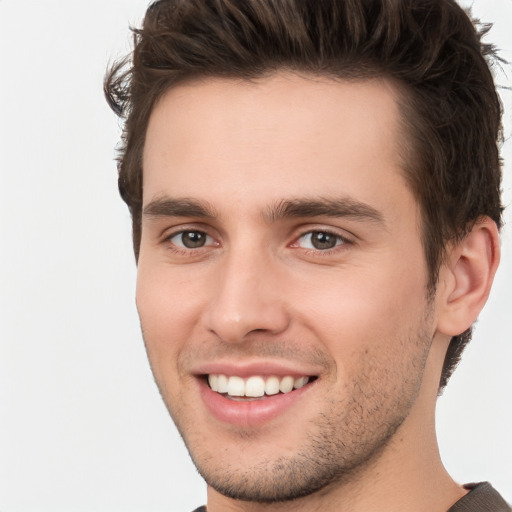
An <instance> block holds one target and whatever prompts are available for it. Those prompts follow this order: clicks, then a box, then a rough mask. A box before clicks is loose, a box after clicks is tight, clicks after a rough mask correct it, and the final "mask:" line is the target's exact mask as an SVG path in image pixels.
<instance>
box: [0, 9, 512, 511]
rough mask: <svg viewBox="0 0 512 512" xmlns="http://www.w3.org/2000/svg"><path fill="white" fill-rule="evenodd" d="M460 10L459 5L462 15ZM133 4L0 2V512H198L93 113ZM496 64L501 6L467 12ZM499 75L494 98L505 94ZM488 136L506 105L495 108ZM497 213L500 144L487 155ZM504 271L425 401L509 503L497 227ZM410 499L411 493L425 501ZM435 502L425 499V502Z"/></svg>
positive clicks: (461, 461) (505, 334) (506, 365)
mask: <svg viewBox="0 0 512 512" xmlns="http://www.w3.org/2000/svg"><path fill="white" fill-rule="evenodd" d="M467 4H468V2H466V5H467ZM146 5H147V2H146V1H145V0H75V1H74V0H67V1H66V0H46V1H40V0H0V178H1V181H0V233H1V236H0V262H1V263H0V337H1V338H0V511H2V512H22V511H23V512H28V511H48V512H78V511H88V512H100V511H105V512H117V511H120V512H121V511H123V512H125V511H148V512H153V511H164V510H165V511H169V512H174V511H175V512H181V511H184V512H186V511H189V510H192V509H193V508H195V507H196V506H198V505H200V504H202V503H204V502H205V496H206V495H205V488H204V484H203V482H202V481H201V479H200V478H199V476H198V475H197V474H196V472H195V470H194V468H193V466H192V464H191V463H190V461H189V458H188V455H187V454H186V451H185V449H184V448H183V446H182V443H181V441H180V439H179V437H178V435H177V434H176V432H175V429H174V427H173V425H172V422H171V420H170V419H169V418H168V416H167V412H166V411H165V409H164V406H163V405H162V403H161V400H160V397H159V395H158V392H157V390H156V387H155V385H154V383H153V380H152V377H151V374H150V371H149V366H148V363H147V361H146V356H145V353H144V349H143V345H142V340H141V336H140V332H139V326H138V320H137V315H136V310H135V305H134V299H133V297H134V282H135V264H134V261H133V256H132V251H131V240H130V220H129V215H128V211H127V209H126V207H125V205H124V203H122V202H121V200H120V198H119V197H118V194H117V184H116V169H115V164H114V162H113V157H114V150H113V148H114V146H115V145H116V143H117V141H118V138H119V134H120V129H119V125H118V121H117V119H116V118H115V116H114V114H113V113H111V112H110V110H109V109H108V107H107V105H106V103H105V101H104V100H103V97H102V79H103V74H104V70H105V68H106V65H107V62H108V61H109V60H112V59H113V58H115V57H118V56H120V55H123V54H124V53H126V52H127V51H128V49H129V41H130V38H129V34H128V26H129V24H136V25H137V24H138V23H139V21H140V19H141V17H142V15H143V13H144V11H145V8H146ZM474 11H475V13H476V14H477V15H478V16H480V17H481V18H482V19H483V20H485V21H490V22H495V27H494V29H493V30H492V32H491V34H490V36H488V38H487V39H488V40H489V41H493V42H496V43H497V44H498V46H500V47H501V48H503V50H504V51H503V56H504V57H505V58H508V59H509V60H512V37H511V35H510V34H511V32H510V26H511V24H512V0H475V2H474ZM506 69H507V70H508V75H509V77H508V78H507V77H506V76H505V75H504V74H503V73H498V75H497V82H498V83H500V84H502V85H508V86H509V87H510V86H512V67H511V66H509V67H507V68H506ZM503 99H504V102H505V107H506V108H507V109H508V110H507V111H506V114H505V116H506V118H505V121H506V126H505V135H506V136H507V138H508V139H510V138H511V135H512V123H511V122H510V121H511V113H512V94H511V93H510V92H507V91H503ZM504 157H505V160H506V168H505V174H506V175H507V178H506V181H505V202H506V203H507V204H510V203H511V202H512V177H511V170H512V143H511V142H510V140H509V142H508V143H507V144H506V146H505V148H504ZM506 218H507V220H508V224H509V225H508V226H507V227H506V229H505V232H504V236H503V264H502V267H501V270H500V272H499V274H498V277H497V282H496V286H495V288H494V291H493V294H492V297H491V300H490V303H489V304H488V306H487V308H486V310H485V311H484V313H483V314H482V315H481V319H480V321H479V324H478V326H477V330H476V336H475V338H474V340H473V342H472V344H471V346H470V347H469V348H468V350H467V352H466V354H465V357H464V360H463V363H462V364H461V366H460V367H459V369H458V370H457V372H456V373H455V375H454V377H453V379H452V381H451V382H450V384H449V386H448V389H447V391H446V392H445V395H444V396H443V397H442V398H441V399H440V401H439V414H438V428H439V441H440V444H441V449H442V453H443V456H444V460H445V463H446V465H447V467H448V469H449V471H450V472H451V473H452V474H453V476H454V477H455V478H456V479H457V480H458V481H460V482H467V481H475V480H490V481H491V482H492V483H493V484H494V485H495V486H496V487H497V488H499V489H500V490H501V492H502V493H503V494H504V496H505V497H506V498H507V499H508V500H509V501H512V435H511V432H512V430H511V429H512V427H511V425H512V401H511V398H510V395H511V390H512V371H511V370H510V367H511V362H512V343H511V338H512V335H511V331H512V228H511V226H510V224H511V220H512V215H511V211H510V209H509V211H508V212H507V215H506ZM428 484H429V483H428V482H425V485H428ZM432 492H435V489H432Z"/></svg>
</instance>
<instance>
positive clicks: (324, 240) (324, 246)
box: [298, 231, 345, 251]
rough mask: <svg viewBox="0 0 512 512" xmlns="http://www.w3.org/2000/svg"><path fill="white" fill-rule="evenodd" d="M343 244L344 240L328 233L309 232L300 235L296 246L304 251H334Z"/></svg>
mask: <svg viewBox="0 0 512 512" xmlns="http://www.w3.org/2000/svg"><path fill="white" fill-rule="evenodd" d="M343 243H345V240H344V239H343V238H342V237H341V236H339V235H335V234H333V233H329V232H328V231H311V232H309V233H306V234H304V235H302V236H301V237H300V238H299V240H298V245H300V247H302V248H304V249H316V250H318V251H325V250H328V249H334V247H336V246H338V245H342V244H343Z"/></svg>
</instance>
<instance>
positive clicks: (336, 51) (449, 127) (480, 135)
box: [105, 0, 502, 388]
mask: <svg viewBox="0 0 512 512" xmlns="http://www.w3.org/2000/svg"><path fill="white" fill-rule="evenodd" d="M478 27H479V25H478V24H477V23H474V22H472V20H471V19H470V17H469V15H468V14H467V13H466V12H465V11H464V10H463V9H462V8H461V7H460V6H459V5H458V4H457V3H456V2H455V0H160V1H157V2H155V3H153V4H152V5H151V6H150V7H149V8H148V10H147V13H146V16H145V19H144V22H143V26H142V28H141V29H135V30H134V51H133V55H131V56H129V57H128V58H127V59H124V60H123V61H120V62H118V63H116V64H114V65H113V66H112V68H111V69H110V70H109V72H108V73H107V76H106V79H105V93H106V96H107V99H108V101H109V103H110V105H111V107H112V108H113V110H114V111H115V112H116V113H117V114H118V115H119V116H122V117H123V118H124V119H125V124H124V132H123V137H122V144H121V146H120V148H119V160H118V162H119V165H118V169H119V190H120V193H121V196H122V198H123V199H124V201H125V202H126V203H127V205H128V207H129V209H130V212H131V215H132V225H133V244H134V250H135V256H136V258H138V252H139V245H140V239H141V213H142V173H143V169H142V154H143V149H144V141H145V135H146V129H147V126H148V122H149V117H150V115H151V112H152V109H153V107H154V105H155V103H156V102H157V100H158V99H159V98H160V97H161V96H162V95H163V94H164V93H165V92H166V91H167V90H168V89H169V88H170V87H172V86H174V85H176V84H177V83H178V82H182V81H183V80H193V79H194V78H196V77H208V76H215V77H227V78H238V79H240V78H241V79H251V78H258V77H262V76H264V75H267V74H270V73H272V72H275V71H277V70H280V69H289V70H295V71H299V72H308V73H313V74H318V75H322V76H326V77H332V78H335V79H339V78H341V79H368V78H373V77H384V78H388V79H390V80H392V81H393V82H394V83H396V84H398V86H399V87H400V89H401V90H402V91H404V94H403V98H401V100H400V102H401V104H400V107H401V111H402V123H403V125H404V128H406V130H407V133H408V137H407V138H408V140H407V141H406V146H407V147H408V148H409V150H408V151H406V152H407V155H404V158H405V160H406V166H405V167H406V168H405V170H404V174H405V177H406V179H407V181H408V183H409V185H410V187H411V189H412V191H413V193H414V194H415V197H416V198H417V200H418V202H419V205H420V208H421V212H422V223H423V226H422V237H423V246H424V251H425V257H426V262H427V266H428V270H429V283H428V292H429V293H431V292H432V291H434V290H435V287H436V285H437V280H438V272H439V268H440V265H441V263H442V260H443V257H444V254H445V248H446V246H447V243H448V242H450V241H453V240H455V241H456V240H460V239H462V238H463V237H464V236H465V235H466V234H467V232H468V230H469V229H470V228H471V227H472V226H473V224H474V223H475V222H476V221H477V220H478V219H479V218H480V217H482V216H489V217H490V218H492V219H493V220H494V221H495V222H496V224H497V225H498V227H501V213H502V205H501V200H500V184H501V166H500V157H499V146H498V143H499V142H500V139H501V103H500V100H499V97H498V95H497V93H496V88H495V85H494V81H493V77H492V73H491V71H490V67H489V63H490V59H489V57H492V56H495V53H494V50H493V47H492V46H490V45H486V44H483V43H482V40H481V39H482V36H483V35H484V34H485V32H486V31H487V30H488V26H483V27H480V28H478ZM404 131H405V130H404ZM470 337H471V330H468V331H466V332H465V333H463V334H461V335H459V336H455V337H454V338H453V339H452V341H451V343H450V346H449V349H448V352H447V355H446V359H445V364H444V367H443V373H442V377H441V383H440V388H443V387H444V385H445V384H446V382H447V381H448V378H449V377H450V375H451V373H452V372H453V370H454V368H455V366H456V365H457V363H458V361H459V359H460V355H461V353H462V350H463V348H464V346H465V345H466V343H467V342H468V341H469V339H470Z"/></svg>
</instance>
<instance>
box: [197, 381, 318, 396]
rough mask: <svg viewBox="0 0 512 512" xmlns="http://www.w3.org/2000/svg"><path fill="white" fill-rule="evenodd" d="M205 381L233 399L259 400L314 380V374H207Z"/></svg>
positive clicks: (281, 393) (214, 389)
mask: <svg viewBox="0 0 512 512" xmlns="http://www.w3.org/2000/svg"><path fill="white" fill-rule="evenodd" d="M205 378H206V381H207V383H208V385H209V387H210V389H211V390H212V391H214V392H215V393H218V394H219V395H222V396H223V397H225V398H228V399H230V400H234V401H253V400H261V399H263V398H265V397H270V396H275V395H286V394H289V393H292V392H293V391H296V390H298V389H301V388H303V387H304V386H306V385H307V384H309V383H311V382H313V381H314V380H316V378H317V377H316V376H309V375H302V376H298V377H294V376H291V375H285V376H277V375H269V376H260V375H252V376H249V377H245V378H244V377H239V376H236V375H224V374H208V375H206V376H205Z"/></svg>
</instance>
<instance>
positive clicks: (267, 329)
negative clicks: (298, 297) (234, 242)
mask: <svg viewBox="0 0 512 512" xmlns="http://www.w3.org/2000/svg"><path fill="white" fill-rule="evenodd" d="M276 267H278V265H277V264H272V262H271V261H270V258H268V257H267V258H266V257H265V256H263V255H262V254H261V253H260V254H253V255H251V256H249V255H248V253H247V252H244V253H243V254H240V253H235V252H233V253H232V254H230V255H227V256H226V257H225V259H224V261H223V262H222V264H221V268H218V269H217V270H218V271H219V272H218V274H217V276H216V286H215V291H214V293H213V297H212V300H211V301H210V303H209V307H208V311H207V314H206V321H207V324H208V329H209V330H210V331H212V332H214V333H215V334H216V335H217V337H218V338H220V339H221V340H223V341H225V342H229V343H240V342H243V341H244V340H246V338H247V337H248V335H249V334H252V333H255V332H260V333H266V334H268V335H275V334H279V333H281V332H283V331H285V330H286V329H287V327H288V325H289V321H290V318H289V314H288V310H287V307H286V302H285V297H284V294H283V293H282V291H283V290H282V286H281V285H282V278H281V277H282V276H280V273H279V269H278V268H276Z"/></svg>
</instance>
